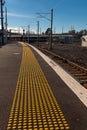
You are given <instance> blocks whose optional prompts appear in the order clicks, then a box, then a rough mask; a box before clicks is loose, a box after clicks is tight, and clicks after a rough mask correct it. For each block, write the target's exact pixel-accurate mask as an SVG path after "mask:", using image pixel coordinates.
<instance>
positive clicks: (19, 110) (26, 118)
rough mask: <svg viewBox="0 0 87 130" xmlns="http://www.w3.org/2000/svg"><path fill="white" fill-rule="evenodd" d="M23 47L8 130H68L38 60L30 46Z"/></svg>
mask: <svg viewBox="0 0 87 130" xmlns="http://www.w3.org/2000/svg"><path fill="white" fill-rule="evenodd" d="M21 45H22V46H23V55H22V62H21V67H20V72H19V77H18V82H17V86H16V89H15V95H14V100H13V104H12V109H11V112H10V116H9V121H8V126H7V130H14V129H23V130H28V129H29V130H33V129H34V130H38V129H39V130H48V129H50V130H51V129H53V130H54V129H55V130H56V129H64V130H69V129H70V128H69V125H68V123H67V121H66V119H65V117H64V115H63V113H62V111H61V108H60V107H59V105H58V103H57V101H56V99H55V97H54V95H53V92H52V90H51V88H50V86H49V84H48V81H47V80H46V78H45V76H44V73H43V71H42V69H41V67H40V65H39V64H38V62H37V59H36V58H35V56H34V54H33V53H32V51H31V49H30V48H29V47H28V46H27V45H25V44H23V43H21Z"/></svg>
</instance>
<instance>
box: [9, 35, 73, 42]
mask: <svg viewBox="0 0 87 130" xmlns="http://www.w3.org/2000/svg"><path fill="white" fill-rule="evenodd" d="M8 40H18V41H25V42H29V43H34V42H49V41H50V36H49V35H39V36H38V35H37V34H30V35H9V36H8ZM52 41H53V42H54V43H63V44H72V43H73V36H72V35H58V34H55V35H54V34H53V35H52Z"/></svg>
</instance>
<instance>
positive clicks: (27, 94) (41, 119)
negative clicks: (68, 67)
mask: <svg viewBox="0 0 87 130" xmlns="http://www.w3.org/2000/svg"><path fill="white" fill-rule="evenodd" d="M68 75H69V74H67V73H66V72H65V71H64V70H63V69H62V68H61V67H60V66H59V65H57V64H56V63H55V62H53V61H52V60H51V59H49V58H48V57H47V56H44V54H42V53H41V52H40V51H39V50H37V49H36V48H34V47H32V46H31V45H28V44H25V43H22V42H12V43H10V44H7V45H5V46H3V47H2V48H0V130H87V89H85V88H80V87H82V86H81V85H80V84H79V83H77V81H75V80H74V79H73V77H71V76H68ZM67 76H68V78H67ZM74 88H75V89H74Z"/></svg>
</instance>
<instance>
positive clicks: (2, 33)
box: [0, 0, 5, 47]
mask: <svg viewBox="0 0 87 130" xmlns="http://www.w3.org/2000/svg"><path fill="white" fill-rule="evenodd" d="M4 3H5V2H4V1H3V0H0V5H1V42H0V47H1V46H2V45H4V26H3V5H4Z"/></svg>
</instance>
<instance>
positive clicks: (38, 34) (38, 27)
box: [37, 21, 39, 46]
mask: <svg viewBox="0 0 87 130" xmlns="http://www.w3.org/2000/svg"><path fill="white" fill-rule="evenodd" d="M37 35H38V37H37V42H38V46H39V21H37Z"/></svg>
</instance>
